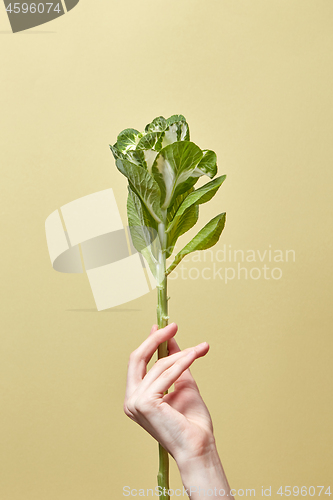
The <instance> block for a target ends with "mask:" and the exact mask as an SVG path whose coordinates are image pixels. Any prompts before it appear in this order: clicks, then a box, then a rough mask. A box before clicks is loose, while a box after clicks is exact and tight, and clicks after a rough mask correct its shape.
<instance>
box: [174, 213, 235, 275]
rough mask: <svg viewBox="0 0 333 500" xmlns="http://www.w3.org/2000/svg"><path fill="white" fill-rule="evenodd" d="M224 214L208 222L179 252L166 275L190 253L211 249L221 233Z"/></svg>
mask: <svg viewBox="0 0 333 500" xmlns="http://www.w3.org/2000/svg"><path fill="white" fill-rule="evenodd" d="M225 216H226V214H225V212H224V213H222V214H219V215H217V216H216V217H214V219H212V220H211V221H209V222H208V224H206V225H205V226H204V227H203V228H202V229H201V230H200V231H199V232H198V234H197V235H196V236H194V238H193V239H192V240H191V241H190V242H189V243H188V244H187V245H186V246H185V247H184V248H183V249H182V250H181V251H180V252H178V254H177V255H176V257H175V260H174V261H173V263H172V264H171V266H170V267H169V268H168V270H167V272H166V274H167V275H168V274H170V273H171V271H173V270H174V268H175V267H176V266H177V265H178V264H179V262H181V260H182V259H183V258H184V257H185V256H186V255H188V254H189V253H191V252H195V251H197V250H206V249H207V248H210V247H212V246H213V245H215V243H217V241H218V240H219V238H220V236H221V233H222V231H223V228H224V225H225Z"/></svg>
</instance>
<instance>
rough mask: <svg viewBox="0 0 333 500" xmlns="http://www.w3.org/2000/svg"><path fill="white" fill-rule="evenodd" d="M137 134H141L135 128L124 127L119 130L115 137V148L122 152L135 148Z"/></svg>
mask: <svg viewBox="0 0 333 500" xmlns="http://www.w3.org/2000/svg"><path fill="white" fill-rule="evenodd" d="M139 136H141V134H140V132H139V131H138V130H135V129H134V128H126V129H125V130H123V131H122V132H120V134H119V135H118V137H117V148H118V149H119V151H122V152H125V151H128V150H130V149H135V148H136V144H137V142H138V140H139Z"/></svg>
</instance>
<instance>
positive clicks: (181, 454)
mask: <svg viewBox="0 0 333 500" xmlns="http://www.w3.org/2000/svg"><path fill="white" fill-rule="evenodd" d="M176 332H177V325H176V324H175V323H172V324H171V325H168V326H166V327H165V328H162V329H160V330H158V327H157V325H154V326H153V328H152V330H151V333H150V335H149V337H148V338H147V339H146V340H145V341H144V342H143V343H142V344H141V345H140V347H138V348H137V349H136V350H135V351H134V352H132V354H131V356H130V360H129V364H128V376H127V387H126V398H125V403H124V411H125V413H126V415H128V416H129V417H130V418H131V419H132V420H134V421H135V422H137V423H138V424H140V425H141V426H142V427H143V428H144V429H146V431H148V432H149V434H151V435H152V436H153V437H154V438H155V439H156V440H157V441H158V442H159V443H161V444H162V446H163V447H164V448H165V449H166V450H167V451H168V452H169V453H170V455H172V456H173V457H174V458H175V460H176V461H178V460H179V461H185V460H187V459H190V458H193V457H200V456H202V455H205V454H206V453H208V452H209V451H210V450H211V449H213V448H214V447H215V440H214V435H213V425H212V421H211V418H210V414H209V412H208V410H207V407H206V405H205V403H204V402H203V400H202V398H201V396H200V393H199V389H198V386H197V384H196V383H195V380H194V379H193V377H192V375H191V373H190V370H189V367H190V366H191V364H192V363H193V362H194V360H196V359H197V358H200V357H201V356H205V354H207V352H208V350H209V345H208V344H207V342H204V343H202V344H199V345H197V346H195V347H192V348H189V349H185V350H184V351H181V350H180V349H179V347H178V345H177V343H176V341H175V339H174V338H173V336H174V335H175V334H176ZM166 340H167V341H168V348H169V356H167V357H166V358H162V359H160V360H158V361H157V362H156V363H155V364H154V366H153V367H152V368H151V369H150V370H149V372H148V373H147V364H148V362H149V360H150V359H151V357H152V355H153V354H154V352H155V351H156V350H157V348H158V346H159V345H160V344H161V343H162V342H164V341H166ZM172 384H174V391H173V392H171V393H169V394H166V395H164V393H165V391H167V390H168V389H169V388H170V387H171V385H172Z"/></svg>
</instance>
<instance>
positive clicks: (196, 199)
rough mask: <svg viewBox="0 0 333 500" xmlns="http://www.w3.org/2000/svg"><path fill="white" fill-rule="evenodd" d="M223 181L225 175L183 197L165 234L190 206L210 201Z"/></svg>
mask: <svg viewBox="0 0 333 500" xmlns="http://www.w3.org/2000/svg"><path fill="white" fill-rule="evenodd" d="M225 179H226V175H222V176H221V177H217V178H216V179H214V180H212V181H210V182H207V184H204V186H201V187H200V188H199V189H196V190H193V189H192V192H191V193H189V194H188V195H187V196H185V197H184V200H183V202H182V203H181V205H180V206H179V208H178V210H177V212H176V213H175V214H174V217H173V219H172V220H171V222H170V224H169V225H168V226H167V230H166V232H167V233H169V232H170V231H171V230H172V228H173V227H174V225H175V224H176V225H177V223H178V219H179V217H181V216H182V215H183V213H184V212H185V211H186V210H187V209H188V208H189V207H190V206H191V205H194V204H196V205H199V204H201V203H206V202H207V201H209V200H211V199H212V198H213V196H214V195H215V193H216V192H217V191H218V189H219V187H220V186H221V184H222V182H223V181H224V180H225ZM183 196H184V195H183Z"/></svg>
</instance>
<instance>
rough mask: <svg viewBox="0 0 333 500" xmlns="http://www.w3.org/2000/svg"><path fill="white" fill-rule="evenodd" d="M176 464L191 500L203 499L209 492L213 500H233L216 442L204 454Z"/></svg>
mask: <svg viewBox="0 0 333 500" xmlns="http://www.w3.org/2000/svg"><path fill="white" fill-rule="evenodd" d="M176 462H177V465H178V468H179V472H180V475H181V478H182V482H183V485H184V487H185V489H186V490H188V495H189V497H190V498H191V500H196V499H197V498H198V499H199V498H202V496H203V492H205V494H206V493H207V491H208V490H211V491H212V492H213V495H211V496H212V497H213V498H228V500H232V498H233V497H232V496H231V495H230V487H229V484H228V481H227V478H226V476H225V473H224V470H223V467H222V464H221V460H220V457H219V454H218V452H217V448H216V445H215V441H214V443H212V444H211V445H210V447H209V448H208V449H207V450H205V452H204V453H200V454H198V455H193V456H192V457H186V458H185V457H183V458H179V459H178V460H176ZM200 492H201V493H200Z"/></svg>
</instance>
